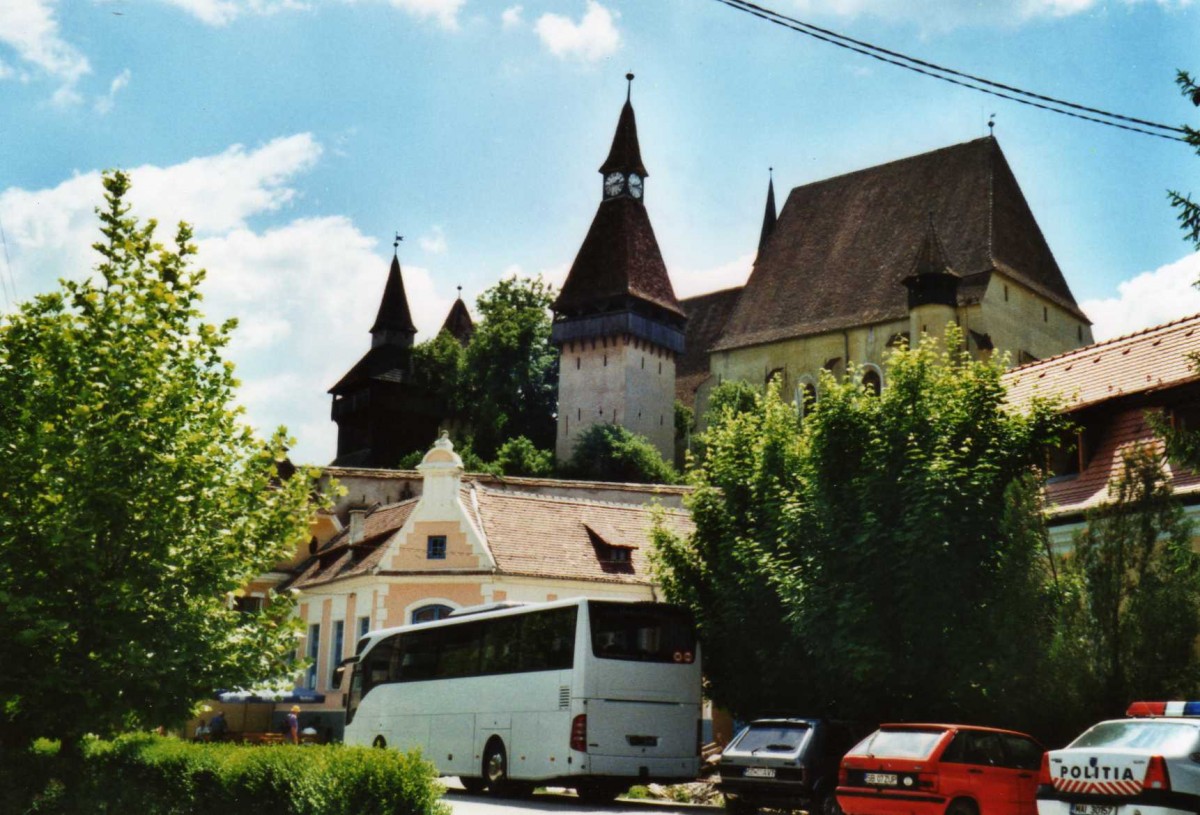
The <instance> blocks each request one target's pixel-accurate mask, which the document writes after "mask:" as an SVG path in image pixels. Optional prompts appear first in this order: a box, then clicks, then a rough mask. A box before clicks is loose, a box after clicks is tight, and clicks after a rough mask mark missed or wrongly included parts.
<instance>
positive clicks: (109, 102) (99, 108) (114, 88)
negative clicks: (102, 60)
mask: <svg viewBox="0 0 1200 815" xmlns="http://www.w3.org/2000/svg"><path fill="white" fill-rule="evenodd" d="M132 76H133V74H131V73H130V72H129V69H128V68H126V69H125V70H124V71H121V73H119V74H117V75H116V76H115V77H113V81H112V82H110V83H109V84H108V93H106V94H105V95H104V96H99V97H97V98H96V102H95V104H94V105H92V109H93V110H95V111H96V112H97V113H99V114H100V115H101V116H105V115H107V114H109V113H112V109H113V106H114V105H116V103H117V94H118V93H120V92H121V91H122V90H124V89H125V87H126V86H127V85H128V84H129V80H130V78H131V77H132Z"/></svg>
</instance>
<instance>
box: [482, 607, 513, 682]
mask: <svg viewBox="0 0 1200 815" xmlns="http://www.w3.org/2000/svg"><path fill="white" fill-rule="evenodd" d="M482 656H483V664H482V665H481V668H480V669H481V670H482V671H483V673H485V674H506V673H514V672H515V671H517V670H518V669H519V668H520V664H521V663H520V656H521V618H520V617H497V618H496V619H494V620H488V623H487V627H486V629H485V630H484V634H483V655H482Z"/></svg>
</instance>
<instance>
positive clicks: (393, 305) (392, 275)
mask: <svg viewBox="0 0 1200 815" xmlns="http://www.w3.org/2000/svg"><path fill="white" fill-rule="evenodd" d="M376 331H401V332H404V333H406V334H416V333H417V327H416V326H415V325H413V321H412V315H411V314H409V311H408V298H407V297H406V296H405V294H404V278H403V277H401V275H400V258H399V257H396V256H394V255H393V256H392V266H391V268H390V269H388V279H387V285H386V286H384V289H383V299H382V300H381V301H380V303H379V313H378V314H376V315H375V324H374V325H373V326H371V333H372V334H374V333H375V332H376Z"/></svg>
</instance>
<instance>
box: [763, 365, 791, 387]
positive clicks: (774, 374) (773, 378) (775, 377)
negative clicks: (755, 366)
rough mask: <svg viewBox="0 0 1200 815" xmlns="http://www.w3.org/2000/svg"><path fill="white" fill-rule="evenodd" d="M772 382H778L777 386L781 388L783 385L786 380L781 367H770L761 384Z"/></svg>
mask: <svg viewBox="0 0 1200 815" xmlns="http://www.w3.org/2000/svg"><path fill="white" fill-rule="evenodd" d="M772 382H778V383H779V386H780V387H781V388H782V387H783V385H784V383H785V382H786V378H785V374H784V372H783V368H772V369H771V370H770V372H768V373H767V376H766V378H765V379H764V380H763V384H764V385H770V384H771V383H772ZM785 393H786V391H785Z"/></svg>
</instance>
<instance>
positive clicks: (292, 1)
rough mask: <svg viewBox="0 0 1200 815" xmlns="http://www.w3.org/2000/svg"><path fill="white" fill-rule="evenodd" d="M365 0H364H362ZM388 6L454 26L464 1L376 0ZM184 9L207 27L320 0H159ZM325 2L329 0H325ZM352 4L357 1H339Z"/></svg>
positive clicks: (292, 9) (311, 3)
mask: <svg viewBox="0 0 1200 815" xmlns="http://www.w3.org/2000/svg"><path fill="white" fill-rule="evenodd" d="M362 1H365V0H362ZM376 1H377V2H385V3H387V4H388V5H390V6H391V7H392V8H397V9H400V10H401V11H403V12H405V13H407V14H411V15H412V16H413V17H417V18H418V19H427V20H428V19H432V20H435V21H437V23H438V24H439V25H441V26H442V27H443V28H447V29H451V30H453V29H457V28H458V12H459V10H460V9H461V8H462V7H463V4H464V3H465V2H466V0H376ZM160 2H163V3H167V4H168V5H171V6H175V7H176V8H178V9H180V10H182V11H185V12H187V13H188V14H190V15H192V16H193V17H195V18H196V19H197V20H199V21H200V22H202V23H204V24H206V25H211V26H223V25H228V24H229V23H232V22H233V21H234V20H236V19H237V18H239V17H242V16H245V15H248V14H254V15H258V16H265V15H269V14H277V13H279V12H281V11H296V10H303V9H309V8H312V7H313V6H314V5H316V4H317V3H318V2H321V0H160ZM325 2H329V0H325ZM340 2H341V3H343V4H346V3H355V2H360V0H340Z"/></svg>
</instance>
